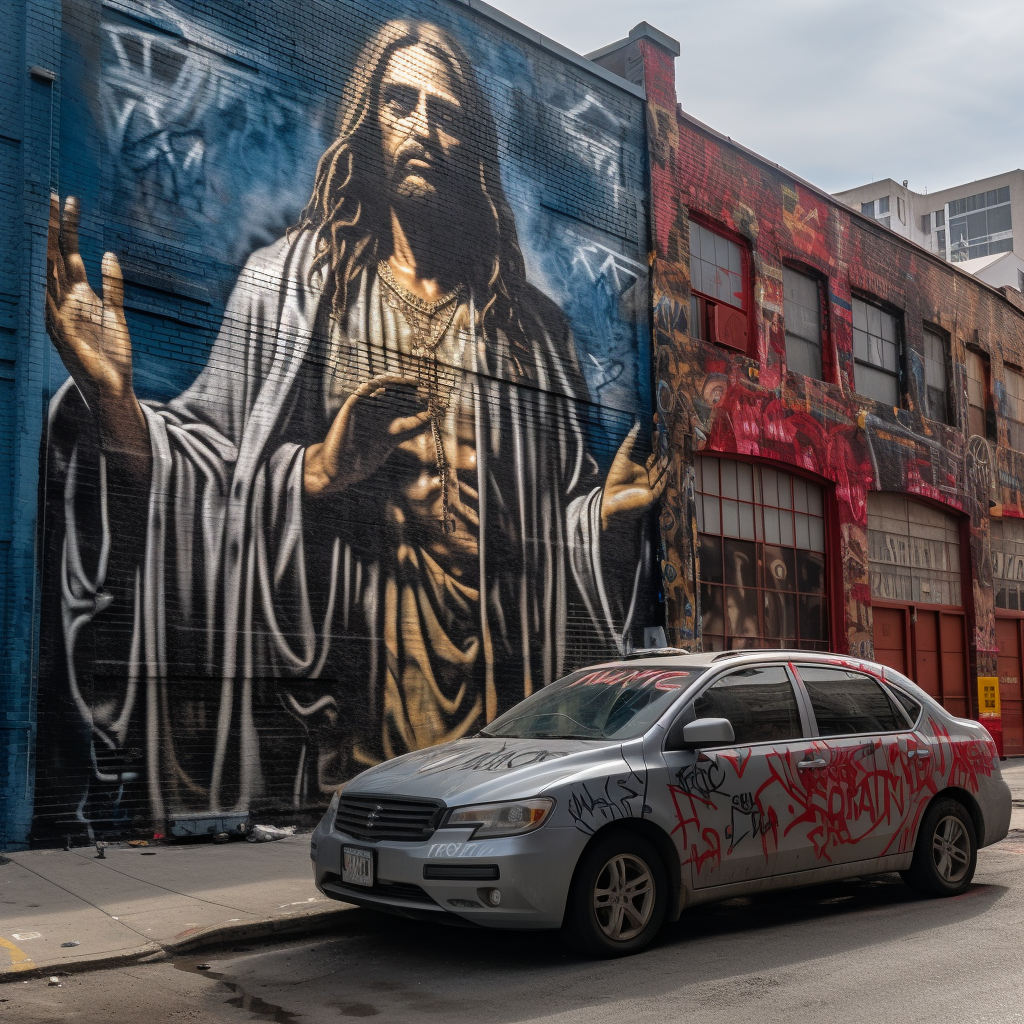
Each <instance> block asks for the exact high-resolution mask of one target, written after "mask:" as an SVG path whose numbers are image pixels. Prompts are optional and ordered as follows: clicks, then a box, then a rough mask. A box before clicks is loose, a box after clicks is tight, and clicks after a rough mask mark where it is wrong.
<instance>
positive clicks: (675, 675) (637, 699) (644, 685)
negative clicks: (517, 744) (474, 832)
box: [480, 668, 704, 740]
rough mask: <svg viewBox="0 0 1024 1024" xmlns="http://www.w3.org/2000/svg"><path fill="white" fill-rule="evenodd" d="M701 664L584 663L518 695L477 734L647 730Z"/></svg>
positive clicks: (609, 735) (547, 735)
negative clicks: (519, 698) (585, 666)
mask: <svg viewBox="0 0 1024 1024" xmlns="http://www.w3.org/2000/svg"><path fill="white" fill-rule="evenodd" d="M703 671H704V669H699V670H696V671H688V670H686V669H676V668H664V669H661V668H604V669H584V670H583V671H581V672H575V673H573V674H572V675H571V676H566V677H565V678H564V679H560V680H558V682H555V683H552V684H551V685H550V686H546V687H544V689H543V690H538V691H537V693H535V694H533V695H532V696H530V697H527V698H526V700H524V701H521V702H520V703H519V704H517V705H516V706H515V707H514V708H511V709H510V710H508V711H506V712H505V714H503V715H501V716H500V717H499V718H496V719H495V720H494V721H493V722H491V724H490V725H489V726H487V728H486V729H483V730H482V731H481V733H480V735H481V736H508V737H511V738H516V739H538V740H539V739H550V740H554V739H559V740H562V739H566V740H567V739H576V740H628V739H632V738H633V737H634V736H640V735H642V734H643V733H644V732H646V731H647V729H649V728H650V727H651V726H652V725H653V724H654V723H655V722H656V721H657V720H658V719H659V718H660V717H661V716H662V715H663V714H664V713H665V711H666V710H667V709H668V708H669V707H670V706H671V705H672V704H673V703H674V702H675V701H676V700H677V699H678V698H679V697H680V696H682V694H683V692H684V691H685V690H687V689H688V688H689V686H690V684H691V683H693V682H695V681H696V680H697V678H698V677H699V676H700V675H701V673H702V672H703Z"/></svg>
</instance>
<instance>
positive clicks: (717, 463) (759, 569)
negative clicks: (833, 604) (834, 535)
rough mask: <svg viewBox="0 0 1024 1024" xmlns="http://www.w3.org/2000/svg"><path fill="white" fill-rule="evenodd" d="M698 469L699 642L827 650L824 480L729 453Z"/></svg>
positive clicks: (700, 462)
mask: <svg viewBox="0 0 1024 1024" xmlns="http://www.w3.org/2000/svg"><path fill="white" fill-rule="evenodd" d="M696 470H697V495H696V498H697V529H698V532H699V542H700V596H701V623H702V625H701V630H702V638H703V646H704V650H706V651H713V650H727V649H732V648H738V647H803V648H805V649H807V650H828V646H829V645H828V619H827V601H826V573H825V508H824V492H823V491H822V489H821V488H820V487H818V486H817V485H816V484H812V483H810V482H808V481H806V480H803V479H801V478H800V477H795V476H793V475H791V474H789V473H783V472H780V471H779V470H775V469H771V468H769V467H765V466H752V465H749V464H748V463H744V462H736V461H734V460H732V459H718V458H713V457H710V456H701V457H699V458H698V459H697V464H696Z"/></svg>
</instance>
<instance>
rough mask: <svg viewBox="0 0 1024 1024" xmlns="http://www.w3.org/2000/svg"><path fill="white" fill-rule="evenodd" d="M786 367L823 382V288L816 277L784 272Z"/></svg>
mask: <svg viewBox="0 0 1024 1024" xmlns="http://www.w3.org/2000/svg"><path fill="white" fill-rule="evenodd" d="M782 285H783V292H784V295H785V317H786V364H787V366H788V367H789V369H790V370H791V371H792V372H793V373H802V374H803V375H804V376H805V377H815V378H817V379H818V380H821V379H822V372H821V371H822V366H821V288H820V287H819V285H818V282H817V281H816V280H815V279H814V278H813V277H808V276H807V275H806V274H801V273H798V272H797V271H795V270H791V269H790V268H789V267H783V268H782Z"/></svg>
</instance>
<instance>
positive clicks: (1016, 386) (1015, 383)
mask: <svg viewBox="0 0 1024 1024" xmlns="http://www.w3.org/2000/svg"><path fill="white" fill-rule="evenodd" d="M1003 382H1004V383H1005V384H1006V435H1007V441H1008V443H1009V445H1010V447H1011V448H1013V449H1014V450H1016V451H1018V452H1024V373H1021V371H1020V370H1018V369H1017V368H1016V367H1013V366H1005V365H1004V366H1003Z"/></svg>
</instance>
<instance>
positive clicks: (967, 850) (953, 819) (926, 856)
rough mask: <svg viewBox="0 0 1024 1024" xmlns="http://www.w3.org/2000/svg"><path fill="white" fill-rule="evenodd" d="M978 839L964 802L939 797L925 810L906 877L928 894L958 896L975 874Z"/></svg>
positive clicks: (920, 890)
mask: <svg viewBox="0 0 1024 1024" xmlns="http://www.w3.org/2000/svg"><path fill="white" fill-rule="evenodd" d="M977 863H978V841H977V837H976V835H975V832H974V822H973V821H972V820H971V816H970V815H969V814H968V813H967V810H966V808H965V807H964V806H963V804H961V803H959V802H957V801H956V800H948V799H946V800H936V801H935V803H933V804H932V805H931V806H930V807H929V808H928V810H927V811H926V812H925V816H924V820H923V821H922V822H921V831H920V832H919V833H918V836H917V845H916V846H915V847H914V859H913V861H912V862H911V865H910V868H909V869H908V870H906V871H901V872H900V875H901V876H902V878H903V881H904V882H906V883H907V885H909V886H910V887H911V888H912V889H917V890H918V891H919V892H923V893H925V894H927V895H929V896H955V895H957V893H961V892H963V891H964V890H965V889H966V888H967V887H968V886H969V885H970V884H971V879H972V878H974V869H975V867H976V866H977Z"/></svg>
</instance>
